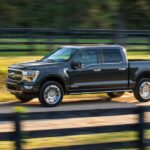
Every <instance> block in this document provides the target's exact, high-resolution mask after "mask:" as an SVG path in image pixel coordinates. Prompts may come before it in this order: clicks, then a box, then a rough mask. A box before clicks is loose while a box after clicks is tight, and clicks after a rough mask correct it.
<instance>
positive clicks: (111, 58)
mask: <svg viewBox="0 0 150 150" xmlns="http://www.w3.org/2000/svg"><path fill="white" fill-rule="evenodd" d="M102 53H103V63H119V62H122V55H121V52H120V50H119V49H102Z"/></svg>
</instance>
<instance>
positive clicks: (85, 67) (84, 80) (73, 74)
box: [68, 48, 101, 91]
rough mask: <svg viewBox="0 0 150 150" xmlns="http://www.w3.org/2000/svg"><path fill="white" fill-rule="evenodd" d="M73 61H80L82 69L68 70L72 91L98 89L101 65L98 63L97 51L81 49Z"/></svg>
mask: <svg viewBox="0 0 150 150" xmlns="http://www.w3.org/2000/svg"><path fill="white" fill-rule="evenodd" d="M72 61H79V62H81V63H82V67H81V68H78V69H72V68H71V69H70V70H68V75H69V78H70V90H71V91H74V90H75V91H76V90H80V91H81V90H85V91H88V90H91V89H96V88H97V87H98V86H99V85H98V83H97V81H98V80H99V71H100V70H101V64H100V63H98V62H99V61H98V50H97V49H94V48H93V49H84V50H83V49H81V50H80V52H79V53H78V54H77V55H76V56H75V57H74V59H73V60H72Z"/></svg>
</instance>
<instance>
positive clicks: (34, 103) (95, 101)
mask: <svg viewBox="0 0 150 150" xmlns="http://www.w3.org/2000/svg"><path fill="white" fill-rule="evenodd" d="M92 104H98V105H99V104H102V105H103V104H106V105H107V104H109V105H111V104H112V105H113V104H121V105H123V104H128V105H136V104H141V103H139V102H135V101H133V102H132V101H130V102H129V101H121V100H119V101H117V100H115V101H114V100H113V99H111V98H109V97H100V98H96V99H94V98H93V99H91V98H90V99H88V98H87V99H82V98H81V99H79V98H78V99H73V100H71V99H64V100H63V102H62V103H61V104H60V105H59V106H57V107H64V106H77V105H79V106H80V105H82V106H83V105H89V106H90V105H92ZM3 106H10V107H13V106H14V107H15V106H25V107H41V108H42V107H43V106H41V105H40V103H39V101H38V100H37V99H34V100H32V101H30V102H28V103H21V102H19V101H14V102H8V103H0V107H3ZM43 108H44V107H43ZM55 108H56V107H55Z"/></svg>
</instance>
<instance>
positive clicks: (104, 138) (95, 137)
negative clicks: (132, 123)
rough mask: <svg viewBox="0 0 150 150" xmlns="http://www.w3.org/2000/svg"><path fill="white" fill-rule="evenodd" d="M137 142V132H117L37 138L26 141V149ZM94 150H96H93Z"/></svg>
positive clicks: (7, 149) (4, 145)
mask: <svg viewBox="0 0 150 150" xmlns="http://www.w3.org/2000/svg"><path fill="white" fill-rule="evenodd" d="M131 140H137V133H136V132H122V133H121V132H117V133H102V134H83V135H76V136H63V137H49V138H35V139H29V140H25V141H26V144H24V146H23V148H24V149H32V148H43V147H61V146H71V145H84V144H94V143H103V142H117V141H131ZM12 147H13V143H12V142H7V141H6V142H0V149H5V150H11V149H12ZM93 150H94V149H93Z"/></svg>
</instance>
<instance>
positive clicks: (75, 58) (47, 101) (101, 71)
mask: <svg viewBox="0 0 150 150" xmlns="http://www.w3.org/2000/svg"><path fill="white" fill-rule="evenodd" d="M6 86H7V89H8V90H9V91H10V92H11V93H12V94H14V95H15V96H16V97H17V98H18V99H19V100H20V101H22V102H28V101H30V100H32V99H33V98H37V97H38V99H39V101H40V103H41V104H42V105H44V106H49V107H52V106H57V105H58V104H60V102H61V101H62V99H63V96H64V95H67V94H82V93H97V92H106V93H107V94H108V95H109V96H110V97H111V98H114V97H120V96H122V95H123V93H124V92H126V91H127V92H133V93H134V96H135V98H136V99H137V100H139V101H140V102H146V101H149V100H150V61H149V60H127V57H126V50H125V48H124V47H122V46H120V45H97V46H63V47H60V48H58V49H57V50H55V51H53V52H51V53H50V54H48V55H47V56H45V57H43V58H42V59H41V60H37V61H33V62H26V63H20V64H14V65H11V66H9V68H8V78H7V82H6Z"/></svg>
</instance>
